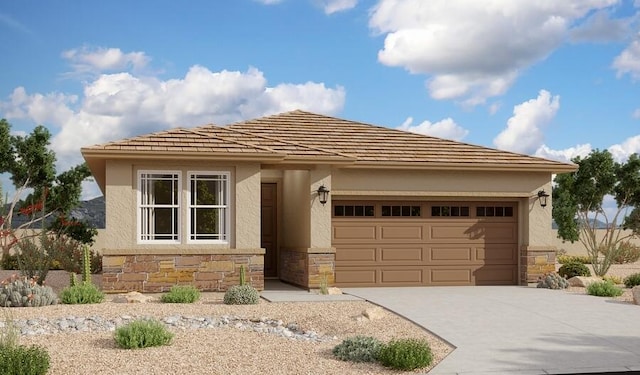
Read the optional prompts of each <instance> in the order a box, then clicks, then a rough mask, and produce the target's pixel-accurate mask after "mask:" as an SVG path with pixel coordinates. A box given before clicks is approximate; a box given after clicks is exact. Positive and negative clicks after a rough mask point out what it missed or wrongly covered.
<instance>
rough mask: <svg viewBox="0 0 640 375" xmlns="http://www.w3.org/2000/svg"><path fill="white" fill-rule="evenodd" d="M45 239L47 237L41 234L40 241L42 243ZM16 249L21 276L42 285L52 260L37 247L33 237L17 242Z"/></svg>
mask: <svg viewBox="0 0 640 375" xmlns="http://www.w3.org/2000/svg"><path fill="white" fill-rule="evenodd" d="M45 238H47V235H46V234H45V233H44V232H43V234H42V235H40V241H41V242H42V241H44V239H45ZM16 249H17V251H16V255H17V257H18V267H19V268H20V272H21V273H22V275H24V276H26V277H27V278H28V279H31V280H35V281H36V282H37V283H38V284H40V285H42V284H43V283H44V281H45V279H46V278H47V274H48V273H49V270H50V269H51V265H52V258H51V257H49V255H48V254H47V252H46V251H45V250H44V249H41V248H40V246H38V244H37V243H36V240H35V239H34V238H33V237H24V238H21V239H20V240H18V242H16Z"/></svg>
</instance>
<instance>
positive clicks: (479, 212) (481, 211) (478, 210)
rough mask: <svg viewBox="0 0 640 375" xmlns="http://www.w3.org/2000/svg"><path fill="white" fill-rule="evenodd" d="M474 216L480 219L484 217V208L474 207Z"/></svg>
mask: <svg viewBox="0 0 640 375" xmlns="http://www.w3.org/2000/svg"><path fill="white" fill-rule="evenodd" d="M476 216H480V217H483V216H485V214H484V207H476Z"/></svg>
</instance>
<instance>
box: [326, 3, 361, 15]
mask: <svg viewBox="0 0 640 375" xmlns="http://www.w3.org/2000/svg"><path fill="white" fill-rule="evenodd" d="M320 4H322V8H323V9H324V13H325V14H333V13H338V12H343V11H345V10H349V9H353V8H355V7H356V5H358V0H320Z"/></svg>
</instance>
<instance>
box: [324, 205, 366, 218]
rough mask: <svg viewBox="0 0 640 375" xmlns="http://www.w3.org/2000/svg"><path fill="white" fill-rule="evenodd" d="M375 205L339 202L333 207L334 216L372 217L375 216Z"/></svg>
mask: <svg viewBox="0 0 640 375" xmlns="http://www.w3.org/2000/svg"><path fill="white" fill-rule="evenodd" d="M375 213H376V211H375V207H374V206H373V205H358V204H356V205H344V204H337V205H335V206H334V207H333V216H336V217H365V216H366V217H371V216H375Z"/></svg>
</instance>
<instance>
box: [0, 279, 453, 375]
mask: <svg viewBox="0 0 640 375" xmlns="http://www.w3.org/2000/svg"><path fill="white" fill-rule="evenodd" d="M10 274H11V272H8V271H0V278H5V277H7V276H9V275H10ZM68 279H69V278H68V276H67V274H66V272H60V271H55V272H52V273H51V274H50V275H49V276H48V277H47V284H48V285H49V286H51V287H52V288H53V289H54V290H55V291H59V290H61V289H62V287H64V286H65V285H68ZM94 281H95V282H98V283H99V278H96V279H94ZM152 296H154V297H158V296H159V295H152ZM222 297H223V294H222V293H202V297H201V299H200V301H198V302H197V303H194V304H165V303H160V302H150V303H135V304H134V303H130V304H122V303H114V302H111V299H112V298H113V295H107V300H106V302H103V303H100V304H93V305H53V306H46V307H39V308H1V309H0V310H3V311H2V312H3V313H4V312H6V313H10V314H11V316H12V317H13V319H14V320H15V321H16V322H17V323H19V326H21V327H22V328H23V330H24V331H25V332H29V334H26V335H22V336H21V339H20V343H21V344H24V345H31V344H37V345H41V346H43V347H45V348H46V349H47V351H48V352H49V353H50V355H51V369H50V371H49V374H51V375H57V374H60V375H61V374H87V373H91V374H118V375H123V374H401V373H402V372H398V371H392V370H389V369H386V368H384V367H382V366H380V365H378V364H370V363H369V364H362V363H360V364H354V363H349V362H342V361H339V360H337V359H335V358H334V357H333V355H332V354H331V349H332V348H333V347H334V346H335V345H337V344H339V343H340V342H341V341H342V340H343V339H345V338H347V337H350V336H355V335H369V336H374V337H377V338H379V339H381V340H384V341H388V340H391V339H394V338H410V337H411V338H420V339H425V340H427V341H428V342H429V344H430V346H431V349H432V351H433V354H434V362H433V365H432V366H431V367H433V366H434V365H435V364H437V363H438V362H440V361H441V360H442V359H443V358H444V357H445V356H446V355H447V354H449V353H450V352H451V351H452V350H453V348H452V347H451V346H450V345H449V344H447V343H446V342H444V341H443V340H441V339H439V338H438V337H436V336H434V335H432V334H430V333H429V332H428V331H425V330H424V329H422V328H421V327H419V326H416V325H415V324H413V323H411V322H409V321H407V320H406V319H404V318H402V317H399V316H397V315H395V314H393V313H391V312H385V314H384V316H383V317H382V318H381V319H377V320H368V319H363V318H362V312H363V311H364V310H366V309H368V308H371V307H374V305H372V304H370V303H368V302H364V301H336V302H305V303H300V302H295V303H269V302H266V301H264V300H263V301H261V302H260V304H258V305H249V306H227V305H224V304H223V303H222ZM136 318H156V319H159V320H161V321H164V322H165V323H168V326H169V329H170V330H171V331H172V332H174V333H175V334H176V335H175V337H174V339H173V341H172V344H171V345H170V346H165V347H158V348H147V349H138V350H123V349H119V348H117V347H116V345H115V341H114V340H113V330H112V329H113V328H115V327H112V329H111V330H109V329H108V328H105V329H101V330H96V329H95V327H94V326H93V325H94V322H96V321H97V322H98V323H100V324H102V326H103V327H104V326H107V325H108V324H107V323H109V322H111V323H113V322H115V324H114V326H115V325H116V324H120V323H126V322H127V321H130V320H132V319H136ZM225 318H226V319H227V320H230V322H229V324H211V326H208V327H204V328H203V325H206V322H211V321H213V322H218V323H219V322H220V321H221V320H224V319H225ZM2 319H4V318H3V317H0V320H2ZM61 321H65V322H70V323H69V324H70V325H73V324H74V323H73V322H76V321H77V322H78V325H79V326H80V327H84V328H81V330H80V331H77V330H74V329H73V327H67V326H65V328H66V331H63V332H62V333H55V334H51V333H47V334H37V332H38V329H39V328H42V327H46V326H47V325H48V326H54V325H59V324H60V322H61ZM176 321H179V322H178V323H176ZM194 321H195V322H198V323H197V324H192V323H191V322H194ZM273 322H276V323H273ZM98 323H95V324H98ZM65 324H67V323H65ZM265 325H266V326H267V327H266V328H265V329H263V328H264V326H265ZM270 325H271V326H273V327H275V328H273V327H271V326H270ZM195 326H197V327H198V328H194V327H195ZM256 327H258V329H256ZM269 327H271V328H273V329H271V331H270V329H269ZM288 328H293V329H291V330H289V329H288ZM42 329H44V328H42ZM82 329H84V331H83V330H82ZM278 329H279V330H280V332H277V331H278ZM273 331H275V332H273ZM287 331H290V332H293V333H292V334H291V335H289V336H288V334H286V332H287ZM283 332H284V333H283ZM296 337H297V338H296ZM431 367H430V368H431ZM430 368H426V369H422V370H420V371H416V372H418V373H420V372H421V373H424V372H426V371H427V370H429V369H430Z"/></svg>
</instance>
